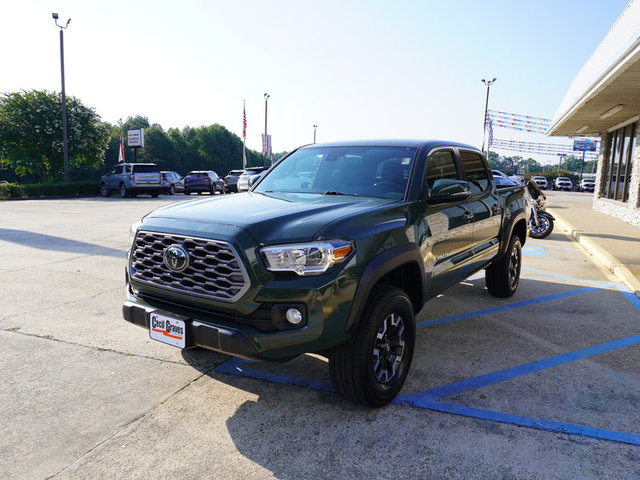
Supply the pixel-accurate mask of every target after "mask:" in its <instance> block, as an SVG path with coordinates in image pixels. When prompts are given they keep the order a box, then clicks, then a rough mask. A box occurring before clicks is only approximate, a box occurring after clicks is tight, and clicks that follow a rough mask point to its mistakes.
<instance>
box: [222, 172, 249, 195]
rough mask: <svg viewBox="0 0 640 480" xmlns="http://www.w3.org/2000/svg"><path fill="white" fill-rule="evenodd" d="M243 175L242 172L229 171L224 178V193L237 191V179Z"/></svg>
mask: <svg viewBox="0 0 640 480" xmlns="http://www.w3.org/2000/svg"><path fill="white" fill-rule="evenodd" d="M243 173H244V170H231V171H230V172H229V173H227V176H226V177H224V193H229V192H237V191H238V178H239V177H240V175H242V174H243Z"/></svg>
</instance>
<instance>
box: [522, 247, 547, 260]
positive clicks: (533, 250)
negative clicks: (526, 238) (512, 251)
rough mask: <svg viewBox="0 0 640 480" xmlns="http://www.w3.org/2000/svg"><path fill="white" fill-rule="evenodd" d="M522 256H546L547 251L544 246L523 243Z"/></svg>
mask: <svg viewBox="0 0 640 480" xmlns="http://www.w3.org/2000/svg"><path fill="white" fill-rule="evenodd" d="M522 256H524V257H546V256H547V252H545V251H544V248H542V247H537V246H535V245H525V246H524V247H522Z"/></svg>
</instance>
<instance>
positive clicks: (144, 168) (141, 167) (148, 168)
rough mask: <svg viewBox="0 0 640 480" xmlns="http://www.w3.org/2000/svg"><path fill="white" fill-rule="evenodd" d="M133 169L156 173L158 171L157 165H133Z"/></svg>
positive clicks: (140, 171) (137, 171)
mask: <svg viewBox="0 0 640 480" xmlns="http://www.w3.org/2000/svg"><path fill="white" fill-rule="evenodd" d="M133 169H134V171H135V173H156V172H160V169H159V168H158V166H157V165H134V166H133Z"/></svg>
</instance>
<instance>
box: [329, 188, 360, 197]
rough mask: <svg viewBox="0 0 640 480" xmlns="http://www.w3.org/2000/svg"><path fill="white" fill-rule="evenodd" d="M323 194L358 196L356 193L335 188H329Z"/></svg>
mask: <svg viewBox="0 0 640 480" xmlns="http://www.w3.org/2000/svg"><path fill="white" fill-rule="evenodd" d="M323 195H350V196H354V197H359V196H360V194H358V193H342V192H336V191H335V190H329V191H328V192H324V193H323Z"/></svg>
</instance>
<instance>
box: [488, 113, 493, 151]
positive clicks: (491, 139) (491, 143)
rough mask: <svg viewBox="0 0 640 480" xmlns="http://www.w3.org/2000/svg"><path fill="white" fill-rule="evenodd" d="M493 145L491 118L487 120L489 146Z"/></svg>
mask: <svg viewBox="0 0 640 480" xmlns="http://www.w3.org/2000/svg"><path fill="white" fill-rule="evenodd" d="M491 145H493V120H489V148H491Z"/></svg>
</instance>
